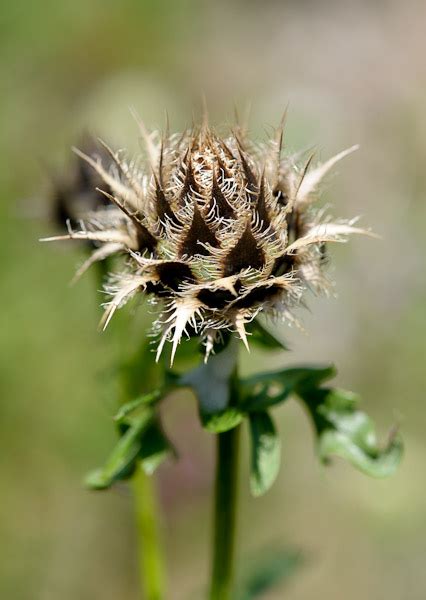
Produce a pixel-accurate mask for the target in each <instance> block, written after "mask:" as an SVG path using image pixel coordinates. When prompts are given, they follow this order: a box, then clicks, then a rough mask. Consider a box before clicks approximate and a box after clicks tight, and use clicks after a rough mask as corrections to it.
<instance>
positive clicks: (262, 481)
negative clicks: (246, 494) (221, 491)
mask: <svg viewBox="0 0 426 600" xmlns="http://www.w3.org/2000/svg"><path fill="white" fill-rule="evenodd" d="M249 418H250V435H251V445H252V451H251V457H252V458H251V476H250V487H251V492H252V494H253V495H254V496H261V495H262V494H264V493H265V492H266V491H267V490H268V489H269V488H270V487H271V485H272V484H273V483H274V481H275V479H276V477H277V475H278V471H279V468H280V460H281V444H280V439H279V436H278V435H277V432H276V430H275V426H274V424H273V422H272V419H271V417H270V416H269V414H268V413H267V412H266V411H263V412H255V413H251V414H250V415H249Z"/></svg>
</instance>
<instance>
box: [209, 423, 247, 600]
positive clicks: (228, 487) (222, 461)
mask: <svg viewBox="0 0 426 600" xmlns="http://www.w3.org/2000/svg"><path fill="white" fill-rule="evenodd" d="M216 437H217V447H216V448H217V449H216V481H215V506H214V537H213V564H212V575H211V588H210V600H232V599H233V597H234V596H233V584H234V563H235V529H236V514H237V494H238V462H239V461H238V453H239V438H240V426H237V427H235V428H234V429H230V430H229V431H225V432H223V433H219V434H218V435H217V436H216Z"/></svg>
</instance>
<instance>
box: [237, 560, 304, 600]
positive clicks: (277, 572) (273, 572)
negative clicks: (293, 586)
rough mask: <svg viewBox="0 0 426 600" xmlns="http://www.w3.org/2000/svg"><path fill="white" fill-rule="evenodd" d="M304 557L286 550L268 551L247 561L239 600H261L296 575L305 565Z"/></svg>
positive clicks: (240, 585) (238, 596) (240, 586)
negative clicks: (267, 593)
mask: <svg viewBox="0 0 426 600" xmlns="http://www.w3.org/2000/svg"><path fill="white" fill-rule="evenodd" d="M303 561H304V559H303V556H302V555H301V553H300V552H297V551H295V550H288V549H285V548H278V549H266V550H263V551H262V552H257V553H256V555H255V556H253V558H252V559H251V560H250V559H249V560H245V561H244V565H245V572H243V574H242V577H241V582H240V584H239V586H238V588H239V590H240V591H239V593H238V594H237V599H238V600H254V599H255V598H261V597H262V596H263V594H264V593H265V592H267V591H268V590H271V589H272V588H273V587H275V586H276V585H277V584H279V583H281V584H282V583H283V582H284V581H286V580H287V579H289V578H290V577H292V576H293V575H294V573H295V572H296V571H297V569H299V568H300V566H301V565H302V564H303Z"/></svg>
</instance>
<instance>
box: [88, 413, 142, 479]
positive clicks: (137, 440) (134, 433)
mask: <svg viewBox="0 0 426 600" xmlns="http://www.w3.org/2000/svg"><path fill="white" fill-rule="evenodd" d="M151 419H152V412H151V411H149V410H147V411H145V412H144V413H143V414H142V415H140V416H139V418H138V419H136V420H135V421H134V423H133V424H132V425H131V426H130V427H128V428H127V429H126V431H125V433H124V434H123V435H122V436H121V438H120V440H119V441H118V443H117V445H116V446H115V448H114V450H113V451H112V453H111V455H110V457H109V458H108V460H107V462H106V463H105V465H104V466H103V467H101V468H100V469H97V470H96V471H92V472H91V473H89V475H88V476H87V477H86V480H85V482H86V485H87V486H88V487H90V488H92V489H97V490H100V489H106V488H108V487H110V486H111V485H112V484H113V483H114V481H116V480H117V479H120V478H121V475H122V474H123V473H126V475H128V474H129V472H130V473H131V472H132V470H133V467H134V463H135V460H136V458H137V456H138V454H139V452H140V450H141V434H142V432H143V431H144V429H146V428H147V427H148V425H149V422H150V420H151Z"/></svg>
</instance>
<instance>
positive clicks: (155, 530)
mask: <svg viewBox="0 0 426 600" xmlns="http://www.w3.org/2000/svg"><path fill="white" fill-rule="evenodd" d="M133 491H134V496H135V513H136V528H137V541H138V547H139V548H138V549H139V561H138V565H139V573H140V577H141V582H142V587H143V590H144V596H143V597H144V598H145V600H163V599H164V597H165V585H166V584H165V570H164V565H163V559H162V552H161V544H160V539H159V523H158V513H157V493H156V488H155V481H154V477H153V476H150V475H147V474H146V473H145V471H144V470H143V468H142V465H139V467H138V468H137V470H136V472H135V474H134V475H133Z"/></svg>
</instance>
